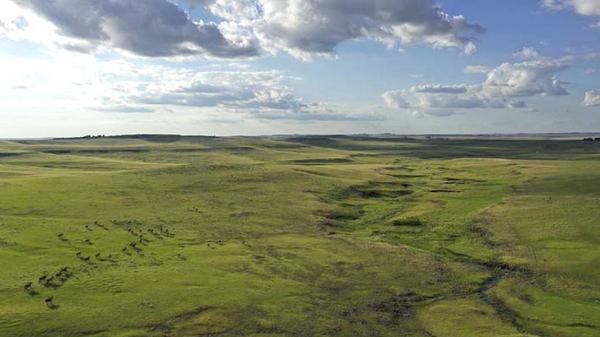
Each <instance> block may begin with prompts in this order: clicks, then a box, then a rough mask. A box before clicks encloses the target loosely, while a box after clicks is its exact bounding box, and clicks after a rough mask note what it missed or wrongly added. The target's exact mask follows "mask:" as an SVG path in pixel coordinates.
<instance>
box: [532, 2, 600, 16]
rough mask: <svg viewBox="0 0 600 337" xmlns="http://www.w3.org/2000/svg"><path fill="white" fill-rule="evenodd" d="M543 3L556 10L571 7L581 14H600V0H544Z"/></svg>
mask: <svg viewBox="0 0 600 337" xmlns="http://www.w3.org/2000/svg"><path fill="white" fill-rule="evenodd" d="M543 4H544V6H546V7H547V8H550V9H554V10H559V9H565V8H570V9H573V10H575V11H576V12H577V13H578V14H581V15H600V1H598V0H544V2H543Z"/></svg>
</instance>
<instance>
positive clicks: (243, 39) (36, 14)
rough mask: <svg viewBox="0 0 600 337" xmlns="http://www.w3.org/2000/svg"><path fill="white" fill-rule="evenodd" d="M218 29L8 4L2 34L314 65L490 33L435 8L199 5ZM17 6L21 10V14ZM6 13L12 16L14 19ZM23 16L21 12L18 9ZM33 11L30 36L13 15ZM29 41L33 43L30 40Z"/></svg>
mask: <svg viewBox="0 0 600 337" xmlns="http://www.w3.org/2000/svg"><path fill="white" fill-rule="evenodd" d="M188 2H192V3H194V4H196V5H199V6H204V7H207V8H209V10H210V11H211V12H212V13H213V14H214V15H215V16H217V17H218V23H215V22H204V21H194V20H193V19H192V18H191V17H190V16H189V14H188V13H186V12H185V11H184V10H183V9H182V8H181V7H179V6H177V4H176V3H174V2H172V1H169V0H144V1H133V0H77V1H75V0H4V1H3V2H2V3H1V4H0V23H1V25H0V34H2V35H8V36H10V37H11V38H15V39H16V38H25V37H27V38H28V39H30V40H36V41H41V42H43V43H46V44H47V45H52V44H54V45H57V46H60V47H61V48H64V49H67V50H71V51H75V52H84V53H89V52H92V51H94V50H96V49H97V48H112V49H118V50H124V51H127V52H131V53H134V54H137V55H142V56H148V57H171V56H190V55H204V56H210V57H218V58H235V57H249V56H255V55H258V54H260V53H261V52H265V51H266V52H269V53H276V52H278V51H285V52H287V53H289V54H291V55H293V56H295V57H297V58H300V59H304V60H308V59H310V58H312V57H313V56H316V55H319V56H328V57H330V56H332V55H334V54H335V48H336V47H337V46H338V45H339V44H341V43H343V42H346V41H350V40H358V39H369V40H375V41H379V42H381V43H383V44H385V45H386V46H388V47H389V48H398V49H400V45H408V44H427V45H430V46H433V47H434V48H462V49H463V51H464V52H465V53H466V54H471V53H473V52H474V51H475V49H476V47H475V44H474V39H475V37H476V36H477V35H478V34H480V33H482V32H483V31H484V29H483V28H482V27H481V26H479V25H476V24H471V23H469V22H468V21H467V20H466V19H465V18H464V17H463V16H461V15H450V14H448V13H446V12H444V11H443V10H442V9H441V8H439V7H438V6H437V5H436V4H435V2H434V0H328V1H322V0H302V1H301V0H195V1H190V0H188ZM16 5H18V6H16ZM6 8H10V11H7V10H6ZM15 8H18V9H15ZM17 10H18V11H26V12H27V16H17V17H22V18H24V20H25V21H23V22H25V23H35V25H34V26H36V27H38V28H39V27H40V26H41V25H44V29H27V30H26V31H27V32H28V33H27V34H23V32H20V30H22V31H25V29H22V28H23V27H21V28H15V27H14V26H15V24H14V22H16V21H14V19H15V17H14V15H12V16H13V18H12V19H13V20H9V21H7V20H5V17H6V16H7V14H6V13H7V12H13V14H14V12H15V11H17ZM25 35H27V36H25Z"/></svg>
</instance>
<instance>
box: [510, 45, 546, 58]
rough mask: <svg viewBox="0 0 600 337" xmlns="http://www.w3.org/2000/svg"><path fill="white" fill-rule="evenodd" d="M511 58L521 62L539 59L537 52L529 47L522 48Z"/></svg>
mask: <svg viewBox="0 0 600 337" xmlns="http://www.w3.org/2000/svg"><path fill="white" fill-rule="evenodd" d="M513 56H514V57H516V58H518V59H521V60H535V59H538V58H540V54H539V53H538V51H537V50H535V49H533V48H531V47H523V49H521V50H520V51H518V52H516V53H514V54H513Z"/></svg>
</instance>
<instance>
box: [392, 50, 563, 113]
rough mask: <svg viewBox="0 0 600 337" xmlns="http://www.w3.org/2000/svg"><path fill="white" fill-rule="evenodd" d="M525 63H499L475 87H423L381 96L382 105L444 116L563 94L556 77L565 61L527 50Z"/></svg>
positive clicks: (511, 106)
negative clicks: (461, 111)
mask: <svg viewBox="0 0 600 337" xmlns="http://www.w3.org/2000/svg"><path fill="white" fill-rule="evenodd" d="M526 55H527V60H525V61H522V62H516V63H503V64H501V65H499V66H497V67H496V68H494V69H491V70H489V71H488V72H487V75H486V79H485V81H484V82H482V83H479V84H455V85H440V84H423V85H419V86H414V87H412V88H408V89H400V90H392V91H388V92H385V93H384V94H383V99H384V101H385V103H386V104H387V105H388V106H389V107H391V108H396V109H406V110H413V111H420V112H421V114H427V115H433V116H448V115H450V113H449V112H448V111H454V110H455V109H476V108H479V109H525V108H527V104H526V103H525V102H524V101H523V100H522V99H520V98H523V97H532V96H560V95H566V94H567V93H568V92H567V89H566V88H565V83H564V82H562V81H560V80H558V79H557V78H556V75H557V74H558V73H559V72H561V71H563V70H565V69H567V68H568V67H569V64H568V63H567V60H568V59H565V58H562V59H552V58H547V57H542V56H540V55H539V54H538V53H537V52H536V51H534V50H531V51H527V53H526Z"/></svg>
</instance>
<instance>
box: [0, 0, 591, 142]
mask: <svg viewBox="0 0 600 337" xmlns="http://www.w3.org/2000/svg"><path fill="white" fill-rule="evenodd" d="M594 131H600V0H502V1H499V0H439V1H434V0H177V1H175V0H173V1H171V0H0V138H30V137H68V136H82V135H114V134H137V133H167V134H189V135H217V136H228V135H273V134H357V133H369V134H381V133H395V134H488V133H541V132H594Z"/></svg>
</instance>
